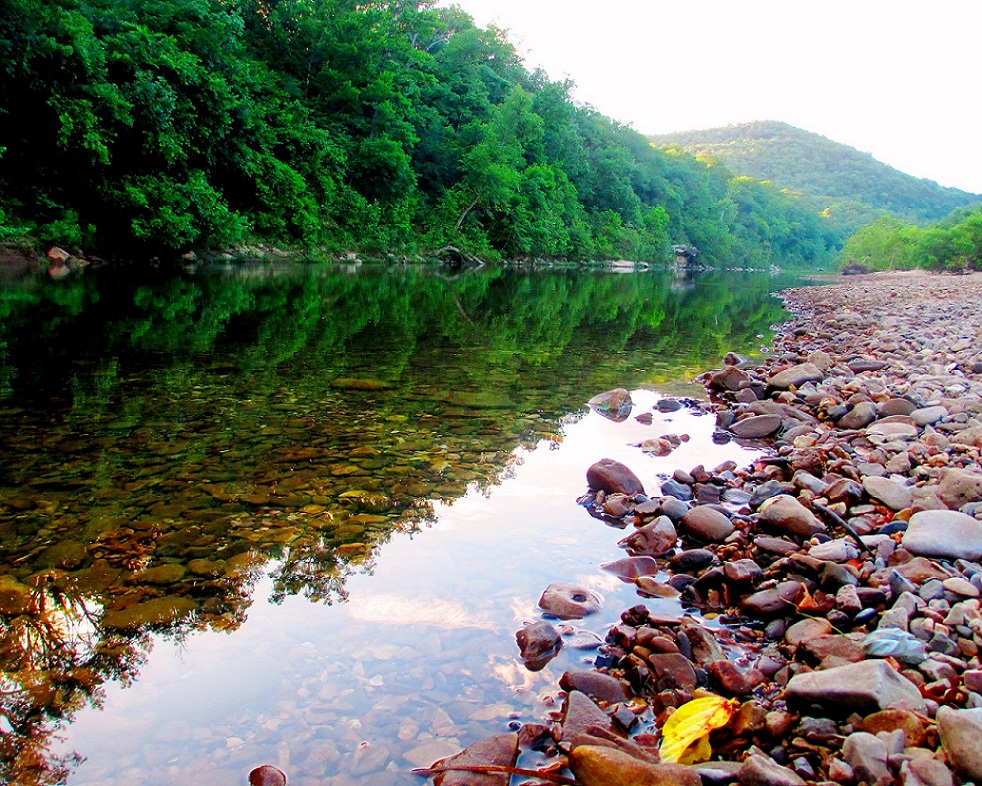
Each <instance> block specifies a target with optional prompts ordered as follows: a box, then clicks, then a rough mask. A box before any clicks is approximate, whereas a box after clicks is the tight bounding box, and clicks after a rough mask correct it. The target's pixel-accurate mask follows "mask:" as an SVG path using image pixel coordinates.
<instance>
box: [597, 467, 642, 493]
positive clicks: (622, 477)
mask: <svg viewBox="0 0 982 786" xmlns="http://www.w3.org/2000/svg"><path fill="white" fill-rule="evenodd" d="M586 482H587V483H588V484H589V486H590V488H592V489H594V490H595V491H605V492H607V493H608V494H627V495H628V496H632V495H634V494H644V484H642V483H641V480H640V479H639V478H638V476H637V475H635V474H634V472H633V471H632V470H631V469H630V468H629V467H627V466H625V465H624V464H621V462H619V461H614V459H609V458H605V459H600V461H598V462H597V463H596V464H594V465H592V466H591V467H590V468H589V469H588V470H587V471H586Z"/></svg>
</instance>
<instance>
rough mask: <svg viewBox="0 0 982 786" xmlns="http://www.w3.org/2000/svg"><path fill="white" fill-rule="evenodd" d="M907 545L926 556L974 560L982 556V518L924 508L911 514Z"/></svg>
mask: <svg viewBox="0 0 982 786" xmlns="http://www.w3.org/2000/svg"><path fill="white" fill-rule="evenodd" d="M903 546H904V548H905V549H907V550H908V551H910V552H912V553H914V554H918V555H920V556H923V557H942V558H944V559H966V560H971V561H973V562H974V561H977V560H979V559H980V558H982V521H979V520H978V519H974V518H972V517H971V516H969V515H967V514H965V513H960V512H959V511H955V510H923V511H920V512H918V513H915V514H914V515H913V516H911V518H910V522H909V523H908V526H907V531H906V532H904V536H903ZM898 570H899V569H898Z"/></svg>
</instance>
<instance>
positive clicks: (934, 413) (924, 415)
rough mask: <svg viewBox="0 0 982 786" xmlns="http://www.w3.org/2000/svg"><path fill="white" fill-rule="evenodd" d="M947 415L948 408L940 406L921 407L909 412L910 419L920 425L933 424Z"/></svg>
mask: <svg viewBox="0 0 982 786" xmlns="http://www.w3.org/2000/svg"><path fill="white" fill-rule="evenodd" d="M947 416H948V409H947V408H946V407H942V406H936V407H923V408H921V409H915V410H914V411H913V412H911V413H910V417H911V419H912V420H913V421H914V422H915V423H917V424H918V425H920V426H928V425H934V424H935V423H937V422H938V421H939V420H941V419H942V418H945V417H947Z"/></svg>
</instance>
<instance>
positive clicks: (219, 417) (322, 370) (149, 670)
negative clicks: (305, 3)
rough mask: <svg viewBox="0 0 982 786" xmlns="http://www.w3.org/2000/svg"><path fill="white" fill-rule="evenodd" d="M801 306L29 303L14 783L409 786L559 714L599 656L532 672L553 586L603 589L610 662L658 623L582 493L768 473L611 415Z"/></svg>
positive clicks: (441, 280)
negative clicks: (281, 779) (278, 781)
mask: <svg viewBox="0 0 982 786" xmlns="http://www.w3.org/2000/svg"><path fill="white" fill-rule="evenodd" d="M787 283H788V282H786V281H778V280H775V279H768V278H764V277H759V276H758V277H753V276H747V275H743V276H723V275H717V276H706V277H703V278H697V279H678V278H676V277H675V276H674V275H669V274H667V273H659V272H648V273H639V274H632V275H614V274H609V273H600V272H577V273H568V272H563V273H555V272H552V273H540V274H522V273H516V272H509V271H505V272H495V273H479V274H473V275H467V276H460V277H457V278H452V277H447V276H442V275H438V274H434V273H433V272H431V271H421V270H402V271H396V272H382V271H369V270H360V271H356V272H353V273H348V272H344V271H339V270H337V269H334V268H323V269H322V268H317V269H305V270H300V271H297V270H294V271H273V270H270V269H256V270H249V271H242V272H239V273H230V272H219V273H207V274H196V275H193V276H185V277H182V278H179V279H168V278H161V279H159V280H156V281H143V282H140V281H136V282H133V281H121V280H119V279H110V278H108V276H107V274H106V273H104V274H103V275H102V276H100V277H98V278H96V277H89V278H87V279H85V280H79V281H73V282H59V283H58V284H54V283H51V282H46V281H43V280H34V279H31V280H25V279H17V280H13V281H8V282H7V285H6V288H5V289H4V290H3V294H2V298H3V299H2V300H0V304H2V308H3V309H5V310H4V311H3V312H2V314H0V315H2V316H3V317H4V319H3V323H2V325H3V327H2V328H0V341H2V343H0V350H2V353H3V354H0V360H2V363H0V379H2V380H4V381H5V382H4V384H5V389H4V390H3V398H2V399H0V448H2V449H3V455H4V457H5V462H4V465H3V469H2V471H0V548H2V549H3V567H2V568H0V571H3V573H2V574H0V611H2V612H3V617H2V619H3V621H4V641H5V647H4V649H3V651H2V655H0V657H3V658H4V661H3V668H4V683H5V684H4V688H5V693H4V694H3V695H4V696H5V697H6V698H5V699H3V701H5V702H6V706H4V707H3V708H2V711H3V712H4V713H5V715H6V716H7V721H6V723H4V724H3V726H2V727H0V732H2V734H3V742H4V744H5V750H4V766H5V767H6V770H7V777H8V779H9V780H14V779H15V778H19V779H20V782H23V783H32V782H44V780H45V779H47V780H49V781H56V780H58V779H59V778H61V779H64V778H67V781H68V782H69V783H72V784H89V783H92V784H94V783H119V784H123V783H171V782H182V783H202V784H204V783H209V784H224V783H228V784H238V783H244V782H245V779H246V774H247V773H248V771H249V770H250V769H251V768H252V767H254V766H256V765H257V764H261V763H264V762H269V763H273V764H277V765H278V766H280V767H282V768H283V769H285V770H286V771H287V772H288V774H289V775H290V781H291V783H318V784H323V783H332V784H348V783H365V784H369V783H371V784H377V783H414V782H421V779H418V778H417V777H416V776H413V775H412V774H410V772H409V770H410V769H411V768H412V767H414V766H425V765H427V764H429V763H430V762H431V761H432V760H433V759H435V758H438V757H439V756H442V755H446V754H448V753H451V752H453V751H454V750H456V749H458V748H460V747H462V746H465V745H467V744H469V743H470V742H473V741H475V740H476V739H479V738H481V737H483V736H487V735H488V734H492V733H495V732H498V731H501V730H503V729H505V728H506V727H507V724H508V723H509V722H510V721H514V720H518V721H528V720H541V719H542V718H543V717H544V716H545V714H546V713H547V712H548V711H549V709H550V706H551V701H552V699H553V697H555V695H556V690H557V688H556V681H557V679H558V676H559V675H560V674H561V673H562V671H563V670H565V669H566V668H568V667H569V666H571V665H578V664H582V665H586V664H588V663H589V662H592V657H593V655H592V654H591V653H590V652H588V651H577V650H573V649H570V648H564V650H563V651H562V653H561V654H560V656H559V657H557V658H556V659H555V660H554V661H552V662H551V663H550V664H549V665H548V666H547V667H546V669H545V670H543V671H542V672H539V673H531V672H528V671H527V670H526V669H525V668H524V667H523V666H522V663H521V661H520V659H519V658H518V652H517V647H516V645H515V642H514V632H515V631H516V630H517V629H518V628H519V627H521V624H522V623H523V622H524V621H531V620H534V619H536V618H538V615H537V612H536V610H535V603H536V601H537V599H538V597H539V595H540V594H541V592H542V590H543V589H544V588H545V586H546V585H547V584H548V583H549V582H551V581H577V582H580V583H583V584H585V585H587V586H590V587H593V588H595V589H597V590H598V591H599V592H600V593H601V594H602V595H603V596H604V598H605V605H604V610H603V611H602V612H601V613H600V614H597V615H595V616H593V617H590V618H587V620H585V621H583V622H581V623H575V624H573V625H572V626H571V629H575V630H585V631H594V632H595V633H597V634H599V635H603V632H604V631H605V629H606V626H607V625H608V624H609V623H610V622H611V621H613V620H614V619H616V618H617V616H618V615H619V613H620V612H621V611H622V610H623V609H624V608H626V607H627V606H629V605H633V604H634V603H636V602H638V600H639V598H638V596H637V594H636V592H635V591H634V588H633V586H632V585H627V584H623V583H621V582H620V581H619V580H617V579H616V578H614V577H613V576H612V575H610V574H608V573H606V572H604V571H602V570H601V569H600V568H599V565H600V564H601V563H603V562H606V561H609V560H612V559H616V558H618V557H620V556H622V555H623V552H622V551H621V550H620V549H618V547H617V546H616V542H617V540H618V539H620V537H622V536H623V534H622V533H621V532H619V531H617V530H615V529H612V528H610V527H607V526H606V525H604V524H603V523H602V522H600V521H597V520H595V519H592V518H591V517H590V516H589V515H587V513H586V512H585V511H584V510H583V509H582V508H580V507H579V506H577V505H576V502H575V500H576V498H577V497H578V496H579V495H580V494H581V493H582V492H583V491H585V480H584V478H585V472H586V468H587V467H588V466H589V465H590V464H591V463H593V462H594V461H596V460H597V459H599V458H602V457H604V456H610V457H612V458H617V459H619V460H622V461H624V462H625V463H628V464H629V465H631V466H632V467H633V468H634V469H635V471H636V472H637V473H638V474H639V475H640V476H641V477H642V479H643V480H644V481H645V483H646V485H648V487H649V489H653V488H654V487H655V484H656V482H657V475H658V474H659V473H665V474H668V473H671V471H672V470H674V469H675V468H676V467H679V466H681V467H684V468H691V467H692V466H694V465H696V464H699V463H703V464H706V465H710V466H711V465H715V464H718V463H719V462H721V461H723V460H724V459H726V458H731V457H733V458H736V459H737V460H738V461H740V462H741V463H745V462H746V461H748V460H749V459H750V458H751V457H752V454H746V453H743V454H741V451H740V449H739V448H736V447H735V446H732V445H731V446H722V447H721V446H716V445H713V444H712V442H711V441H710V440H709V435H710V434H711V432H712V425H713V424H712V422H711V419H710V418H707V417H695V416H693V415H692V414H691V412H690V411H688V410H682V411H680V412H676V413H671V414H669V415H662V414H659V413H657V412H655V413H654V422H653V424H652V425H650V426H642V425H641V424H639V423H637V422H636V421H635V420H634V419H633V418H629V419H628V420H627V421H625V422H623V423H613V422H611V421H608V420H605V419H604V418H602V417H600V416H599V415H596V414H595V413H588V412H587V410H586V409H585V407H584V406H583V402H584V401H585V400H586V399H587V398H589V397H590V396H591V395H593V394H594V393H596V392H599V391H601V390H604V389H607V388H610V387H614V386H621V385H623V386H627V387H630V388H634V389H637V388H639V387H640V386H642V385H646V386H651V387H654V388H655V389H656V390H657V391H659V392H653V391H652V390H636V392H635V400H636V408H635V414H637V413H639V412H642V411H649V412H650V411H652V408H653V406H654V403H655V402H656V401H657V398H658V397H659V396H660V395H662V393H663V392H672V393H674V394H689V395H696V394H697V393H698V392H699V391H698V389H696V388H694V387H693V386H691V385H688V384H687V383H686V382H685V380H686V379H687V378H688V377H689V376H691V374H692V373H694V372H695V371H698V370H702V369H704V368H707V367H710V366H712V365H715V364H716V363H718V360H719V358H720V357H721V356H722V354H724V353H725V352H726V351H727V350H729V349H736V350H738V351H739V350H745V351H746V350H748V349H751V348H753V347H756V346H759V345H760V344H761V343H766V339H762V338H761V336H764V335H766V333H767V327H768V325H770V324H772V323H774V322H776V321H779V319H780V318H781V312H780V310H779V304H778V303H777V302H776V301H775V300H774V299H773V298H771V297H769V295H768V292H769V291H770V290H772V289H774V288H777V287H779V286H781V285H786V284H787ZM65 284H69V286H68V287H64V286H63V285H65ZM59 287H60V288H59ZM669 432H673V433H678V434H682V433H685V434H689V435H690V437H691V439H690V441H689V442H688V443H685V444H683V446H682V447H681V448H679V449H678V450H677V451H675V452H673V453H672V454H671V455H669V456H667V457H663V458H653V457H651V456H647V455H644V454H642V452H641V451H640V449H639V448H637V447H635V446H634V445H636V444H637V443H638V442H639V441H641V440H642V439H645V438H647V437H650V436H656V435H659V434H662V433H669ZM4 582H5V583H4ZM39 587H40V588H41V589H39ZM42 589H43V590H44V593H43V597H45V598H47V599H48V600H47V603H46V604H45V605H44V608H43V609H42V608H40V598H41V597H42ZM4 599H6V600H4ZM59 600H60V603H58V602H57V601H59ZM646 602H647V603H649V604H650V605H652V606H656V605H659V604H667V605H668V606H669V607H671V606H672V604H671V602H669V601H657V600H648V601H646ZM66 607H67V608H68V609H69V613H68V614H65V613H64V612H63V611H58V610H59V609H64V608H66ZM52 609H55V610H56V611H55V612H52ZM83 609H84V610H85V612H86V613H83V611H82V610H83ZM38 620H41V621H44V622H47V621H49V620H51V621H52V627H53V629H54V631H55V632H54V633H52V631H51V630H48V628H46V627H45V626H44V625H38V624H33V627H32V626H31V625H28V624H27V623H26V622H25V621H34V622H35V623H36V622H37V621H38ZM25 631H27V632H26V633H25ZM32 631H33V632H32ZM38 631H40V632H38ZM74 754H77V755H78V756H80V757H83V758H84V761H83V762H82V763H74V762H72V760H71V757H72V756H73V755H74ZM38 765H40V766H38Z"/></svg>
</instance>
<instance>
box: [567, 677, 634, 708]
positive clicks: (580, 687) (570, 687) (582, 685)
mask: <svg viewBox="0 0 982 786" xmlns="http://www.w3.org/2000/svg"><path fill="white" fill-rule="evenodd" d="M559 687H560V688H562V689H563V690H564V691H567V692H568V693H572V692H573V691H579V692H580V693H585V694H586V695H587V696H589V697H590V698H591V699H593V700H594V701H599V702H602V703H605V704H616V703H617V702H619V701H627V700H628V699H630V698H631V691H630V689H629V688H628V687H627V685H625V684H624V683H623V682H621V681H620V680H618V679H616V678H614V677H611V676H610V675H609V674H603V673H601V672H599V671H595V670H593V669H572V670H570V671H567V672H565V673H564V674H563V676H562V677H560V678H559Z"/></svg>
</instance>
